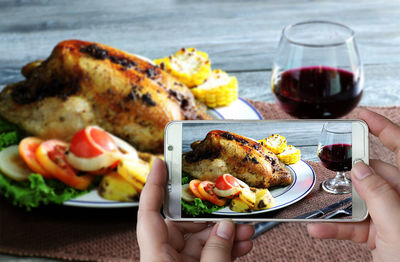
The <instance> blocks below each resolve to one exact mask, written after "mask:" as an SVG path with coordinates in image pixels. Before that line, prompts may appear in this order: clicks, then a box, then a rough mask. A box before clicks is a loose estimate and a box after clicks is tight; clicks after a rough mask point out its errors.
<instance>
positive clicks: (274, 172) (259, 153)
mask: <svg viewBox="0 0 400 262" xmlns="http://www.w3.org/2000/svg"><path fill="white" fill-rule="evenodd" d="M191 148H192V151H189V152H186V153H184V154H183V160H182V170H183V171H184V172H186V173H189V174H190V175H191V176H193V177H195V178H198V179H200V180H209V181H215V180H216V179H217V178H218V177H219V176H220V175H223V174H225V173H229V174H231V175H233V176H234V177H236V178H239V179H240V180H242V181H244V182H245V183H247V184H248V185H249V186H252V187H257V188H269V187H272V186H286V185H290V184H291V183H292V176H291V174H290V173H289V171H288V170H287V169H286V168H285V166H284V164H282V163H281V162H280V161H279V159H278V158H277V156H276V155H275V154H274V153H272V152H271V151H269V150H268V149H267V148H265V147H263V146H262V145H261V144H259V143H258V142H256V141H254V140H252V139H249V138H247V137H244V136H240V135H238V134H235V133H232V132H228V131H221V130H213V131H210V132H209V133H208V134H207V136H206V138H205V139H204V140H202V141H196V142H194V143H192V144H191Z"/></svg>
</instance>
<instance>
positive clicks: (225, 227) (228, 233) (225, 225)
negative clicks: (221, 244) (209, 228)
mask: <svg viewBox="0 0 400 262" xmlns="http://www.w3.org/2000/svg"><path fill="white" fill-rule="evenodd" d="M234 229H235V224H233V222H232V221H227V220H222V221H220V222H219V223H218V228H217V236H219V237H222V238H224V239H226V240H229V239H231V237H232V235H233V231H234Z"/></svg>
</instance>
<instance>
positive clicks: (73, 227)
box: [0, 101, 400, 262]
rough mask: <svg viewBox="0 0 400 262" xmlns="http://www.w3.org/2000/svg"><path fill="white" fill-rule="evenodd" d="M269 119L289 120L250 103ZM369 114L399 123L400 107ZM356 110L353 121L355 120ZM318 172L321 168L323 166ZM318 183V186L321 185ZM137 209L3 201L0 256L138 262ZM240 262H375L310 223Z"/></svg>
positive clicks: (382, 153) (291, 228) (378, 152)
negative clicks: (314, 232)
mask: <svg viewBox="0 0 400 262" xmlns="http://www.w3.org/2000/svg"><path fill="white" fill-rule="evenodd" d="M250 102H251V103H252V104H253V105H254V106H255V107H256V108H257V109H258V110H259V111H260V113H261V114H262V115H263V117H264V118H265V119H283V118H290V117H289V116H288V115H286V114H284V113H283V112H282V111H280V109H279V108H278V107H277V106H276V105H274V104H268V103H263V102H254V101H250ZM370 109H372V110H374V111H376V112H379V113H381V114H383V115H385V116H387V117H389V118H390V119H392V120H393V121H394V122H396V123H397V124H400V108H398V107H390V108H389V107H388V108H376V107H371V108H370ZM356 115H357V109H356V110H354V112H353V113H351V114H350V115H349V116H348V117H349V118H356ZM370 152H371V157H372V158H381V159H383V160H386V161H388V162H392V163H394V156H393V154H392V153H390V152H389V151H387V150H382V149H381V147H380V144H379V142H378V141H377V140H375V139H373V140H372V141H371V150H370ZM313 168H315V169H317V168H318V166H314V164H313ZM317 183H318V181H317ZM136 212H137V209H136V208H126V209H107V210H99V209H84V208H73V207H65V206H48V207H41V208H38V209H36V210H34V211H32V212H26V211H24V210H22V209H19V208H15V207H13V206H11V205H10V204H9V203H8V202H6V201H5V200H4V199H0V252H1V253H7V254H14V255H23V256H42V257H50V258H60V259H64V260H85V261H121V262H123V261H138V260H139V249H138V245H137V242H136V235H135V234H136V232H135V227H136ZM238 261H275V262H279V261H298V262H302V261H304V262H305V261H371V255H370V253H369V251H368V249H367V248H366V247H365V246H364V245H361V244H354V243H352V242H349V241H336V240H325V241H322V240H316V239H312V238H310V237H309V236H308V234H307V232H306V228H305V223H283V224H280V225H279V226H277V227H275V228H273V229H271V230H270V231H268V232H267V233H265V234H264V235H262V236H260V237H259V238H258V239H256V240H255V243H254V248H253V250H252V251H251V252H250V253H249V254H248V255H246V256H245V257H243V258H240V259H238Z"/></svg>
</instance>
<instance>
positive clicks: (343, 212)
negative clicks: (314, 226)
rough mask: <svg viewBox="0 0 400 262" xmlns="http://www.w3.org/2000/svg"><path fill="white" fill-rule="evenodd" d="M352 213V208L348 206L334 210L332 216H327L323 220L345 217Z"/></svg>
mask: <svg viewBox="0 0 400 262" xmlns="http://www.w3.org/2000/svg"><path fill="white" fill-rule="evenodd" d="M352 213H353V206H352V205H350V206H348V207H346V208H343V209H339V210H336V211H335V212H333V213H332V214H329V215H327V216H326V217H324V218H325V219H329V218H332V217H336V216H339V215H347V216H349V215H351V214H352Z"/></svg>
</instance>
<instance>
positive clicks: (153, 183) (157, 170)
mask: <svg viewBox="0 0 400 262" xmlns="http://www.w3.org/2000/svg"><path fill="white" fill-rule="evenodd" d="M166 185H167V170H166V167H165V163H164V162H163V161H162V160H160V159H158V158H156V160H155V161H154V164H153V166H152V168H151V171H150V174H149V175H148V176H147V180H146V184H145V186H144V188H143V190H142V193H141V194H140V201H139V212H144V211H157V212H160V209H161V206H162V203H163V200H164V190H165V187H166Z"/></svg>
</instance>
